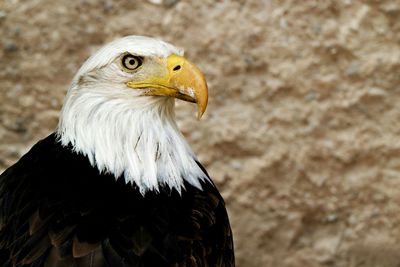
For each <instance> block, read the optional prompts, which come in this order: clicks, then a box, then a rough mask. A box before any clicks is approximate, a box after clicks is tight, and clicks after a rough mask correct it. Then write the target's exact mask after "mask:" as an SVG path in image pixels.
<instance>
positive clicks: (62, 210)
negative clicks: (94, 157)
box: [0, 134, 234, 267]
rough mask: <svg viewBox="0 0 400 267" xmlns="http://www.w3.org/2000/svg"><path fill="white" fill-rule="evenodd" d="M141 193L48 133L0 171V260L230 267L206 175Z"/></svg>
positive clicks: (218, 207)
mask: <svg viewBox="0 0 400 267" xmlns="http://www.w3.org/2000/svg"><path fill="white" fill-rule="evenodd" d="M202 186H203V190H199V189H197V188H195V187H193V186H191V185H190V184H187V183H186V184H185V190H183V191H182V193H181V195H180V194H179V193H178V192H176V191H175V190H170V189H169V188H165V187H162V188H161V189H160V192H158V193H156V192H148V193H146V195H145V196H144V197H143V196H142V195H141V194H140V193H139V191H138V190H137V188H135V186H132V185H126V184H125V183H124V179H123V177H120V179H118V180H116V179H115V178H114V177H113V176H112V175H108V174H100V173H99V172H98V171H97V169H96V168H94V167H92V166H91V165H90V163H89V161H88V159H87V158H85V157H84V156H82V155H78V154H76V153H74V152H72V151H71V149H70V148H66V147H62V146H61V145H60V144H59V143H58V142H57V141H56V138H55V135H54V134H52V135H50V136H49V137H47V138H46V139H44V140H42V141H40V142H39V143H37V144H36V145H35V146H34V147H33V148H32V149H31V151H29V152H28V153H27V154H26V155H25V156H23V157H22V158H21V159H20V160H19V161H18V162H17V163H16V164H15V165H13V166H12V167H10V168H9V169H7V170H6V171H5V172H4V173H3V174H2V175H1V178H0V227H1V228H0V266H5V267H11V266H30V267H34V266H35V267H42V266H43V267H73V266H74V267H81V266H82V267H83V266H85V267H89V266H90V267H106V266H107V267H109V266H112V267H128V266H129V267H131V266H135V267H136V266H141V267H149V266H152V267H156V266H157V267H181V266H182V267H183V266H185V267H206V266H209V267H232V266H234V255H233V243H232V235H231V229H230V226H229V220H228V216H227V213H226V209H225V205H224V201H223V199H222V197H221V196H220V194H219V193H218V191H217V189H216V188H215V186H214V185H213V184H212V183H210V182H205V183H203V184H202Z"/></svg>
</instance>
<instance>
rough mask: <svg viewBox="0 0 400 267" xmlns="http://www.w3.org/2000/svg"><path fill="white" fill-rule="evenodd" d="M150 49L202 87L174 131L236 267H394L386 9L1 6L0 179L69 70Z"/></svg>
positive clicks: (398, 199) (399, 123) (394, 43)
mask: <svg viewBox="0 0 400 267" xmlns="http://www.w3.org/2000/svg"><path fill="white" fill-rule="evenodd" d="M129 34H139V35H151V36H157V37H160V38H162V39H165V40H166V41H170V42H172V43H174V44H176V45H178V46H180V47H184V48H186V51H187V52H186V55H187V57H188V58H190V59H191V60H192V61H194V62H196V63H197V64H198V65H199V66H200V67H201V69H202V70H203V71H204V72H205V73H206V76H207V78H208V81H209V87H210V102H209V107H208V110H207V112H206V115H205V117H204V119H203V120H202V121H201V122H198V121H196V120H195V117H194V111H195V110H194V107H192V106H190V105H189V104H185V103H178V107H177V109H178V110H177V115H178V119H179V125H180V127H181V129H182V131H183V132H184V134H185V135H186V136H187V138H188V139H189V142H190V143H191V144H192V146H193V148H194V150H195V151H196V153H197V154H198V155H199V158H200V160H201V161H202V162H203V163H204V164H205V165H206V167H207V168H208V170H209V172H210V174H211V175H212V177H213V178H214V180H215V181H216V183H217V184H218V185H219V187H220V189H221V191H222V193H223V195H224V196H225V198H226V202H227V205H228V208H229V212H230V216H231V221H232V227H233V230H234V234H235V245H236V254H237V266H238V267H260V266H266V267H268V266H271V267H272V266H280V267H301V266H308V267H320V266H340V267H341V266H343V267H345V266H350V267H355V266H381V267H389V266H391V267H394V266H399V264H400V256H399V252H400V246H399V245H398V244H399V242H400V204H399V203H400V138H399V134H400V106H399V103H400V1H399V0H393V1H378V0H365V1H356V0H342V1H339V0H337V1H334V0H332V1H328V0H326V1H316V0H315V1H313V0H306V1H295V0H282V1H277V0H276V1H273V0H260V1H256V0H248V1H247V0H246V1H244V0H236V1H234V0H231V1H227V0H225V1H223V0H220V1H212V0H206V1H203V0H202V1H197V0H187V1H185V0H181V1H177V0H164V1H161V0H158V1H156V0H152V1H128V0H119V1H118V0H114V1H112V0H103V1H98V0H79V1H54V0H30V1H22V0H0V42H1V43H0V88H1V95H0V99H1V106H0V140H1V143H0V159H1V160H0V168H1V169H5V168H6V167H7V166H9V165H11V164H12V163H13V162H14V161H16V160H17V159H18V158H19V157H20V156H21V155H22V154H24V153H25V152H26V151H27V150H28V149H29V147H30V146H31V145H32V144H34V143H35V142H36V141H37V140H38V139H40V138H42V137H44V136H46V135H47V134H48V133H49V132H51V131H52V130H53V129H54V128H55V126H56V124H57V121H58V112H59V110H60V107H61V105H62V101H63V96H64V94H65V92H66V90H67V88H68V85H69V82H70V80H71V78H72V76H73V75H74V73H75V71H77V69H78V67H79V66H80V64H81V63H82V62H83V61H84V59H85V58H87V57H88V56H89V55H90V54H91V53H92V52H93V51H95V50H96V49H97V48H98V47H99V46H100V45H102V44H104V43H106V42H108V41H110V40H112V39H113V38H115V37H119V36H123V35H129Z"/></svg>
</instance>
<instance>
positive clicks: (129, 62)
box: [121, 54, 143, 71]
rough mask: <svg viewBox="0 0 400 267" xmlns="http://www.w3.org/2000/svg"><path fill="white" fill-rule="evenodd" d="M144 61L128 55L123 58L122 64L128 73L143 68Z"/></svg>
mask: <svg viewBox="0 0 400 267" xmlns="http://www.w3.org/2000/svg"><path fill="white" fill-rule="evenodd" d="M142 62H143V59H142V58H141V57H138V56H134V55H131V54H126V55H124V56H123V57H122V59H121V63H122V67H124V69H126V70H128V71H132V70H136V69H137V68H139V67H140V66H142Z"/></svg>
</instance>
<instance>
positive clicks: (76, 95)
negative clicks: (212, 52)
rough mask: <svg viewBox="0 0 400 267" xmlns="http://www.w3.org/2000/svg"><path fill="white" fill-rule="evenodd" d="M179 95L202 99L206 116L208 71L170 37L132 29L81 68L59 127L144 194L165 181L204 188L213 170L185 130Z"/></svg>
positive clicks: (67, 141)
mask: <svg viewBox="0 0 400 267" xmlns="http://www.w3.org/2000/svg"><path fill="white" fill-rule="evenodd" d="M175 98H177V99H181V100H184V101H189V102H193V103H196V104H197V107H198V112H197V114H198V118H200V117H201V116H202V114H203V113H204V111H205V109H206V107H207V100H208V89H207V83H206V81H205V78H204V75H203V74H202V72H201V71H200V70H199V69H198V68H197V67H196V66H195V65H194V64H193V63H191V62H190V61H188V60H187V59H185V58H184V57H183V51H182V50H180V49H177V48H176V47H174V46H172V45H171V44H168V43H166V42H163V41H160V40H157V39H154V38H149V37H143V36H127V37H124V38H121V39H118V40H115V41H113V42H111V43H109V44H107V45H105V46H104V47H102V48H101V49H100V50H98V51H97V52H96V53H95V54H94V55H92V56H91V57H90V58H89V59H88V60H87V61H86V62H85V63H84V64H83V65H82V67H81V68H80V69H79V71H78V72H77V74H76V75H75V77H74V79H73V81H72V83H71V86H70V89H69V91H68V93H67V96H66V98H65V101H64V105H63V109H62V111H61V115H60V121H59V125H58V130H57V134H58V136H59V139H60V141H61V143H62V144H63V145H64V146H71V147H72V149H73V150H74V151H75V152H77V153H82V154H84V155H85V156H87V158H88V159H89V161H90V163H91V164H92V166H94V167H97V169H98V170H99V172H101V173H111V174H113V175H114V176H115V178H116V179H118V178H121V177H123V179H125V181H126V182H127V183H132V184H135V185H136V186H138V187H139V189H140V191H141V192H142V193H143V194H144V193H145V192H147V191H149V190H156V191H157V190H159V187H160V186H168V187H170V188H175V189H177V190H178V191H179V192H180V190H181V188H182V187H183V181H184V180H186V181H187V182H189V183H191V184H192V185H194V186H197V187H199V188H200V187H201V186H200V181H201V180H204V179H207V175H206V174H205V173H204V172H203V171H202V170H201V168H200V167H199V166H198V164H197V159H196V157H195V156H194V154H193V152H192V150H191V149H190V147H189V145H188V144H187V142H186V141H185V139H184V137H183V136H182V134H181V133H180V131H179V130H178V127H177V125H176V122H175V112H174V99H175ZM72 167H73V166H72Z"/></svg>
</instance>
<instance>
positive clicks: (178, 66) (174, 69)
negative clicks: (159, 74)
mask: <svg viewBox="0 0 400 267" xmlns="http://www.w3.org/2000/svg"><path fill="white" fill-rule="evenodd" d="M180 69H181V65H176V66H175V67H174V68H173V69H172V70H173V71H178V70H180Z"/></svg>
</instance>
